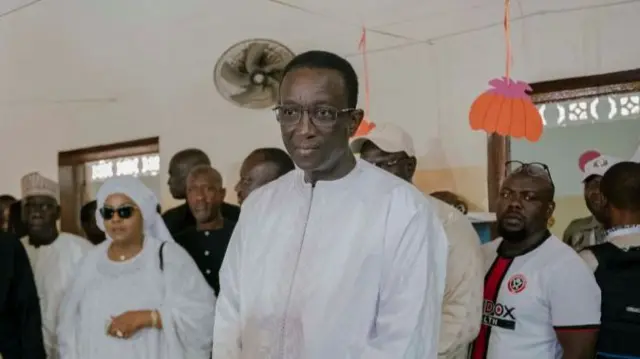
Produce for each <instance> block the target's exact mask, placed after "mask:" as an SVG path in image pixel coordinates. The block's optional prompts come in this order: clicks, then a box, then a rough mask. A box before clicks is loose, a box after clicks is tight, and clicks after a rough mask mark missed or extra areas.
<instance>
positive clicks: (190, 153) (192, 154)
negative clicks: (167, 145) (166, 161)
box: [171, 148, 211, 166]
mask: <svg viewBox="0 0 640 359" xmlns="http://www.w3.org/2000/svg"><path fill="white" fill-rule="evenodd" d="M176 161H177V162H186V161H188V162H190V163H192V164H193V165H194V166H196V165H211V160H210V159H209V156H207V154H206V153H205V152H204V151H203V150H201V149H199V148H187V149H184V150H182V151H178V152H177V153H176V154H174V155H173V157H171V162H176Z"/></svg>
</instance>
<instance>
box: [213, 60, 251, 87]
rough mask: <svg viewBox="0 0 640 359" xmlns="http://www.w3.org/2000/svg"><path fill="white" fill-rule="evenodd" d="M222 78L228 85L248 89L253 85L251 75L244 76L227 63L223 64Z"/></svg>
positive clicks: (221, 69)
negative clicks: (247, 87)
mask: <svg viewBox="0 0 640 359" xmlns="http://www.w3.org/2000/svg"><path fill="white" fill-rule="evenodd" d="M220 76H222V78H223V79H225V81H227V82H228V83H230V84H232V85H235V86H238V87H246V86H249V85H250V84H251V75H249V74H243V73H242V72H240V71H238V70H237V69H235V68H234V67H233V66H231V65H229V63H227V62H225V63H223V64H222V67H221V68H220Z"/></svg>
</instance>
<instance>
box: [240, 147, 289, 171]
mask: <svg viewBox="0 0 640 359" xmlns="http://www.w3.org/2000/svg"><path fill="white" fill-rule="evenodd" d="M254 156H255V157H259V158H260V160H262V161H265V162H271V163H273V164H275V165H276V166H277V167H278V177H280V176H282V175H284V174H287V173H289V171H293V170H294V169H295V168H296V165H295V164H293V160H292V159H291V157H289V154H287V153H286V152H285V151H283V150H281V149H279V148H276V147H263V148H258V149H255V150H253V151H252V152H251V153H250V154H249V156H248V157H254Z"/></svg>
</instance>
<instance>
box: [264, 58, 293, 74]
mask: <svg viewBox="0 0 640 359" xmlns="http://www.w3.org/2000/svg"><path fill="white" fill-rule="evenodd" d="M288 63H289V61H278V62H275V63H273V64H267V65H265V66H264V67H263V68H262V71H264V72H265V73H267V74H268V73H271V72H273V71H276V70H283V69H284V68H285V66H287V64H288Z"/></svg>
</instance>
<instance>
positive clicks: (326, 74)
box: [0, 51, 640, 359]
mask: <svg viewBox="0 0 640 359" xmlns="http://www.w3.org/2000/svg"><path fill="white" fill-rule="evenodd" d="M357 98H358V78H357V76H356V73H355V71H354V70H353V68H352V67H351V65H350V64H349V63H348V62H347V61H346V60H345V59H343V58H341V57H339V56H337V55H335V54H332V53H328V52H324V51H310V52H306V53H303V54H300V55H298V56H296V57H295V58H294V59H293V60H292V61H291V62H290V63H289V64H288V65H287V67H286V69H285V70H284V74H283V79H282V82H281V84H280V94H279V100H278V104H277V106H276V107H275V109H274V112H275V116H276V119H277V120H278V123H279V126H280V129H281V134H282V140H283V144H284V147H285V149H286V151H284V150H281V149H278V148H259V149H256V150H254V151H252V152H251V153H250V154H249V155H248V156H247V157H246V158H245V160H244V161H243V163H242V166H241V168H240V173H239V177H240V179H239V181H238V183H237V184H236V185H235V186H234V190H235V192H236V194H237V198H238V202H239V204H240V205H241V207H240V206H236V205H234V204H230V203H227V202H225V197H226V187H225V184H224V181H223V177H222V175H221V174H220V172H219V171H218V170H216V169H215V167H214V166H213V165H212V163H211V161H210V159H209V157H208V156H207V154H206V153H205V152H203V151H201V150H199V149H194V148H189V149H185V150H183V151H180V152H178V153H176V154H175V155H174V156H173V157H172V158H171V161H170V163H169V169H168V172H169V182H168V186H169V189H170V192H171V195H172V196H173V197H174V198H175V199H177V200H183V201H184V203H183V204H181V205H179V206H177V207H175V208H172V209H169V210H167V211H166V212H164V214H161V211H160V204H159V201H158V198H157V197H156V195H155V194H154V193H153V192H152V191H151V190H150V189H149V188H147V187H146V186H145V185H144V184H143V183H142V182H141V181H140V180H139V179H137V178H134V177H126V176H122V177H114V178H110V179H108V180H106V182H105V183H104V184H103V185H102V187H101V188H100V190H99V191H98V193H97V196H96V199H95V200H93V201H91V202H89V203H86V204H85V205H84V206H83V207H82V209H81V211H80V213H79V220H80V223H81V224H82V229H83V232H84V235H85V237H84V238H82V237H79V236H76V235H73V234H70V233H64V232H60V231H59V230H58V226H57V221H58V220H59V218H60V208H61V206H64V205H65V204H64V203H60V197H59V188H58V184H57V183H56V182H54V181H53V180H51V179H48V178H46V177H44V176H42V175H41V174H39V173H37V172H33V173H29V174H27V175H25V176H24V177H23V178H22V182H21V189H22V193H21V198H20V200H18V199H16V198H14V197H12V196H8V195H5V196H0V229H1V233H0V237H1V238H0V359H45V358H48V359H87V358H91V359H107V358H109V359H110V358H114V357H116V358H122V359H129V358H131V359H133V358H136V359H158V358H162V359H207V358H214V359H241V358H252V359H253V358H256V359H257V358H264V359H303V358H304V359H313V358H322V359H326V358H368V359H378V358H379V359H401V358H402V359H423V358H433V359H435V358H439V359H466V358H471V359H513V358H517V359H547V358H548V359H560V358H562V359H590V358H595V357H599V358H627V359H629V358H640V345H638V343H637V340H636V339H635V338H637V335H639V334H640V329H639V328H640V290H637V289H635V286H634V285H633V283H635V281H636V280H638V279H640V266H638V264H639V263H640V254H639V253H640V251H638V250H637V249H638V248H640V164H638V163H636V162H634V161H623V160H618V159H614V158H611V157H607V156H601V155H598V156H595V157H594V158H590V159H589V160H588V161H587V162H586V163H585V166H584V171H585V176H584V193H585V201H586V204H587V207H588V209H589V210H590V212H591V213H592V217H590V218H587V219H580V220H578V221H576V222H574V223H572V224H571V225H570V226H569V228H568V229H567V232H566V233H565V235H564V238H563V239H559V238H557V237H555V236H554V235H553V234H551V233H550V231H549V229H548V228H549V222H550V220H551V218H552V215H553V212H554V209H555V202H554V196H555V185H554V181H553V179H552V176H551V173H550V171H549V168H548V167H547V166H546V165H545V164H542V163H521V162H518V161H511V162H509V163H507V164H505V166H506V168H507V169H508V170H509V172H508V174H507V175H506V178H505V180H504V182H503V183H502V184H501V188H500V192H499V198H498V202H497V211H496V217H497V221H496V229H497V233H498V238H496V239H494V240H493V241H491V242H489V243H487V244H484V245H482V246H481V245H480V239H479V237H478V234H477V233H476V231H475V229H474V227H473V226H472V224H471V222H470V221H469V219H468V218H467V216H465V213H464V212H465V211H466V209H463V208H462V207H460V206H459V203H457V202H456V201H457V199H456V198H452V197H451V196H448V195H447V194H446V193H443V192H438V194H434V196H431V195H426V194H423V193H421V192H420V191H419V190H418V189H417V188H416V187H415V186H414V185H413V184H412V179H413V177H414V175H415V173H416V168H417V166H418V163H417V157H416V151H415V148H414V145H413V140H412V138H411V136H410V135H409V134H408V133H407V132H406V131H404V130H403V129H401V128H400V127H398V126H396V125H393V124H391V123H386V124H385V123H381V124H378V125H377V126H376V127H375V128H374V129H373V130H372V131H371V132H370V133H368V134H367V135H365V136H361V137H356V138H353V135H354V133H355V131H356V129H357V128H358V126H359V124H360V122H361V121H362V118H363V111H362V110H360V109H358V108H357ZM443 199H444V201H443ZM447 202H448V203H447ZM563 242H564V243H563Z"/></svg>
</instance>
